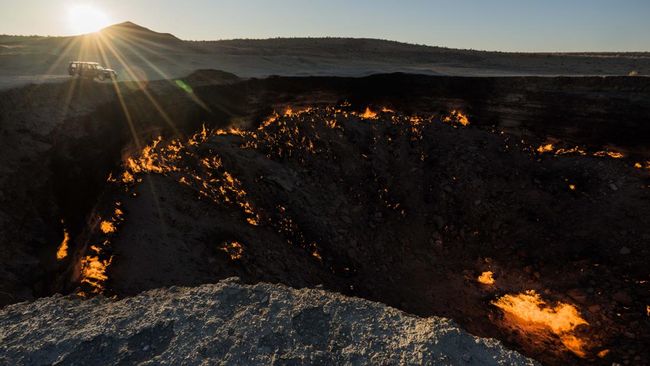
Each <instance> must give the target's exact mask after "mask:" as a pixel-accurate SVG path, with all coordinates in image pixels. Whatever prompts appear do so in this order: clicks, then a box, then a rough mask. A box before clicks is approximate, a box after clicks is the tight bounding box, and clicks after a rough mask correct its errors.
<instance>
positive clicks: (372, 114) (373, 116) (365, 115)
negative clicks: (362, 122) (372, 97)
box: [359, 107, 377, 119]
mask: <svg viewBox="0 0 650 366" xmlns="http://www.w3.org/2000/svg"><path fill="white" fill-rule="evenodd" d="M359 116H360V117H361V118H364V119H377V112H374V111H373V110H371V109H370V107H366V110H365V111H364V112H363V113H362V114H361V115H359Z"/></svg>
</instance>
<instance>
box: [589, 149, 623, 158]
mask: <svg viewBox="0 0 650 366" xmlns="http://www.w3.org/2000/svg"><path fill="white" fill-rule="evenodd" d="M594 156H598V157H601V158H604V157H610V158H612V159H622V158H624V157H625V155H624V154H622V153H620V152H616V151H598V152H595V153H594Z"/></svg>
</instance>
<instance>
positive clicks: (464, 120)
mask: <svg viewBox="0 0 650 366" xmlns="http://www.w3.org/2000/svg"><path fill="white" fill-rule="evenodd" d="M442 121H443V122H444V123H449V124H452V125H453V124H459V125H461V126H468V125H469V118H468V117H467V115H466V114H465V113H463V112H462V111H459V110H456V109H454V110H452V111H451V112H449V115H448V116H445V117H444V118H443V119H442Z"/></svg>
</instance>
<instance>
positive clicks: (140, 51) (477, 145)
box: [0, 23, 650, 365]
mask: <svg viewBox="0 0 650 366" xmlns="http://www.w3.org/2000/svg"><path fill="white" fill-rule="evenodd" d="M0 40H1V41H0V44H2V52H3V53H1V54H0V57H1V58H0V60H2V61H1V62H2V64H1V65H2V68H0V70H1V71H0V72H1V73H2V75H0V80H3V81H2V82H3V83H4V89H3V90H0V159H1V164H0V169H1V172H0V306H5V307H4V308H3V309H1V310H0V324H3V330H2V332H0V337H4V338H0V339H6V340H8V341H7V342H6V344H7V345H6V346H5V345H4V344H5V342H4V341H3V342H2V344H3V346H2V347H4V348H0V349H3V352H4V353H5V354H6V356H5V357H6V360H7V362H9V363H11V362H12V361H15V362H16V363H21V364H30V360H39V362H41V363H53V362H57V360H58V362H63V363H66V362H68V363H73V362H82V361H84V360H85V361H87V362H92V361H93V360H89V359H84V358H82V356H83V352H82V350H83V349H90V348H92V349H97V350H102V349H104V350H106V352H108V353H107V354H110V355H115V356H114V357H112V358H111V360H115V359H119V357H123V359H124V360H127V361H128V362H134V363H138V362H142V361H143V360H150V361H151V360H153V361H152V362H155V360H158V361H159V362H163V363H164V362H167V363H170V364H173V363H174V362H175V361H178V359H175V358H174V353H173V352H170V351H169V350H170V349H173V348H170V347H169V345H170V344H173V345H178V346H179V347H181V348H182V347H187V348H183V350H184V351H183V352H187V354H188V355H194V354H195V353H196V352H204V351H205V350H206V349H207V348H209V347H208V343H206V342H212V341H214V342H216V343H218V342H220V341H223V339H221V340H220V338H218V337H217V338H214V339H205V340H202V341H201V342H203V343H201V342H199V343H196V342H189V341H188V342H185V343H182V341H181V340H182V338H183V335H187V337H190V338H188V339H195V338H193V337H197V334H196V333H188V332H187V327H189V326H190V325H191V324H193V322H194V323H196V322H200V321H202V320H198V318H195V315H192V307H193V306H194V310H196V311H200V312H202V311H203V310H201V309H210V308H211V307H215V306H217V305H215V303H214V301H216V302H219V304H221V303H223V304H226V305H227V307H228V308H225V309H221V310H219V311H222V312H223V314H222V313H219V314H209V316H208V315H206V316H205V317H204V318H202V319H204V320H206V321H209V322H211V323H209V324H208V325H207V326H206V329H212V328H210V327H212V326H213V325H214V324H215V322H216V323H219V322H221V321H222V320H221V319H224V318H228V317H229V316H230V315H228V314H230V313H229V311H230V310H228V309H229V307H238V308H239V309H240V310H241V312H242V317H243V318H236V319H232V320H230V322H229V323H228V324H227V327H229V328H228V329H232V330H233V331H232V332H229V333H228V334H229V336H232V337H231V338H227V337H226V339H229V340H230V341H232V340H233V339H235V338H236V337H235V336H233V334H235V333H236V332H237V330H236V329H237V328H238V327H239V326H240V324H241V323H240V322H242V321H243V320H242V319H247V318H246V317H245V316H244V315H243V314H249V313H256V314H257V313H259V312H262V313H264V312H265V311H268V310H269V309H275V310H277V311H278V312H279V313H281V314H283V315H282V316H281V317H278V318H273V317H269V316H268V314H267V315H265V316H266V318H264V317H262V318H256V317H251V318H248V319H257V320H259V321H260V322H262V323H260V324H262V325H260V327H262V326H267V328H264V329H265V330H264V332H267V333H273V332H275V333H277V334H280V335H278V337H279V338H281V339H285V338H288V339H291V342H290V345H287V344H284V343H282V344H276V343H273V342H271V343H268V342H267V343H265V347H267V348H270V349H269V350H268V351H263V352H261V353H257V354H255V353H251V352H252V351H250V349H249V348H247V347H253V346H256V345H257V344H260V343H259V342H262V343H264V339H265V335H266V333H264V334H260V335H259V337H260V339H259V340H258V339H257V338H255V339H253V340H251V342H248V343H246V342H239V341H237V342H235V341H232V342H230V343H228V344H220V345H219V347H217V348H216V350H215V352H221V353H219V354H218V355H217V354H215V355H213V356H214V357H217V358H219V357H220V358H221V359H223V357H230V358H229V359H230V360H231V363H233V364H237V363H239V362H243V361H241V360H242V359H239V358H237V357H258V358H257V360H258V361H257V362H258V363H269V358H271V357H272V356H273V352H272V351H273V350H275V351H276V353H277V352H279V353H277V355H280V356H282V357H284V358H287V359H289V358H291V359H293V358H295V360H294V361H295V362H296V363H298V364H300V363H301V362H302V363H310V362H317V361H318V360H315V359H313V357H320V356H323V357H326V356H327V357H330V358H323V360H325V361H323V362H325V363H327V362H337V360H338V361H341V362H347V361H349V362H352V363H354V359H353V357H360V358H359V360H362V357H366V355H364V354H363V352H365V351H364V349H365V348H363V349H362V347H359V348H357V349H355V348H354V346H355V345H356V346H359V344H367V349H370V350H374V351H371V352H375V353H377V354H378V356H377V357H380V358H379V359H377V360H385V361H386V362H387V363H392V362H396V363H406V364H409V363H411V364H417V363H418V358H417V357H421V354H420V355H419V354H418V353H417V352H413V353H409V352H411V351H407V350H404V349H400V350H399V351H398V352H402V354H403V355H404V357H405V358H404V359H402V360H395V359H392V358H390V357H393V356H391V352H392V351H391V352H388V351H386V350H387V349H391V350H393V349H394V350H397V349H398V348H397V345H399V344H402V345H403V344H404V342H407V343H408V344H410V345H411V346H413V347H419V348H418V349H419V350H422V349H426V352H428V353H426V354H427V355H429V356H427V357H429V358H427V359H429V360H434V359H436V360H438V361H439V362H442V363H444V362H448V363H452V364H458V363H460V364H462V363H463V362H465V363H468V364H471V363H477V364H481V363H482V362H488V361H486V360H488V359H490V360H492V361H494V362H493V363H494V364H510V363H512V362H518V363H520V364H529V363H532V362H540V363H542V364H547V365H562V364H593V365H611V364H612V363H620V364H647V360H650V354H648V348H647V344H648V342H650V339H649V338H648V334H650V333H649V332H648V330H649V329H650V321H649V317H648V306H649V305H650V295H649V294H650V291H649V290H650V288H649V282H648V281H649V280H650V278H649V276H650V272H649V271H648V269H647V262H648V259H649V258H650V252H649V249H648V241H649V240H650V204H649V201H650V145H648V141H649V139H648V138H649V136H650V124H648V117H650V81H649V80H650V79H648V78H647V77H644V76H643V75H647V74H648V73H649V71H650V68H649V66H650V63H648V55H647V54H643V53H639V54H620V55H614V54H544V55H543V54H505V53H495V52H478V51H462V50H451V49H443V48H434V47H426V46H414V45H407V44H399V43H395V42H386V41H378V40H358V39H357V40H352V39H275V40H264V41H253V40H238V41H215V42H187V41H182V40H179V39H177V38H176V37H174V36H173V35H171V34H161V33H155V32H153V31H150V30H147V29H143V28H141V27H139V26H136V25H134V24H132V23H126V24H121V25H118V26H114V27H111V28H109V29H107V30H105V31H104V32H102V33H101V34H97V35H88V36H83V37H78V38H42V37H2V38H0ZM82 51H83V52H82ZM41 56H42V57H41ZM72 59H84V60H90V59H92V60H97V61H99V62H100V63H102V64H104V65H105V66H109V67H112V68H114V69H116V70H117V71H118V74H119V79H118V80H117V81H115V82H112V81H102V82H100V81H95V80H84V79H79V78H70V77H69V76H67V75H66V74H65V73H66V68H67V62H68V60H72ZM41 60H42V61H41ZM46 60H47V61H46ZM632 71H634V72H635V74H634V75H635V76H628V75H629V74H630V72H632ZM306 75H308V76H306ZM639 75H640V76H639ZM43 81H47V82H43ZM232 277H238V278H239V280H238V281H241V283H239V282H237V281H235V283H232V280H230V281H226V282H219V281H223V280H226V279H228V278H232ZM215 283H216V285H208V286H204V287H196V286H199V285H204V284H215ZM260 283H270V284H279V285H266V284H264V285H260ZM174 286H185V287H184V288H181V289H179V288H177V287H174ZM284 286H290V287H291V288H293V289H290V288H286V287H284ZM186 287H187V288H186ZM313 288H316V289H317V290H307V289H313ZM294 289H305V290H294ZM55 294H62V295H65V297H59V296H57V297H53V298H52V297H50V296H53V295H55ZM278 296H279V297H280V298H281V299H282V301H279V302H278V301H276V302H275V304H276V305H275V306H276V308H273V305H272V303H273V299H274V298H277V297H278ZM287 297H289V299H288V298H287ZM350 297H354V298H360V299H353V300H349V298H350ZM214 298H216V299H217V300H211V299H214ZM258 298H259V299H258ZM262 299H266V300H262ZM269 299H271V300H269ZM362 299H363V300H362ZM366 300H369V301H373V302H375V303H371V302H368V301H366ZM25 301H27V303H21V302H25ZM193 302H195V305H191V304H192V303H193ZM351 302H352V303H353V304H352V303H351ZM18 303H20V304H18ZM379 303H380V304H379ZM143 304H144V305H143ZM233 304H235V305H233ZM237 304H238V305H237ZM328 304H329V305H328ZM349 304H352V305H349ZM132 305H133V306H135V308H134V309H132V310H129V309H131V308H133V306H132ZM148 306H151V307H152V309H151V310H147V309H148ZM339 306H343V307H345V306H350V307H353V308H355V309H357V311H361V312H363V314H362V315H359V316H361V317H362V318H363V319H365V320H366V321H365V322H364V323H359V324H358V326H359V328H354V329H355V330H354V331H355V332H356V333H355V334H362V333H364V329H373V330H374V331H377V332H378V333H377V334H376V335H377V337H376V338H372V337H370V338H368V341H367V342H369V343H364V342H366V341H365V340H364V341H363V342H362V341H358V342H356V343H355V342H354V341H351V340H350V339H349V338H346V335H345V334H344V333H345V332H344V331H341V330H340V329H348V328H350V326H351V325H350V323H352V324H353V323H354V319H351V318H350V319H346V318H345V317H343V318H342V316H343V315H344V314H346V313H347V312H348V311H350V310H345V309H348V308H345V309H343V308H341V309H339V310H336V309H337V308H338V307H339ZM57 307H58V308H64V309H66V310H65V311H62V312H61V313H60V314H59V315H57V314H58V313H57V314H53V312H52V311H51V309H52V308H57ZM278 309H279V310H278ZM310 309H311V310H310ZM313 309H316V310H313ZM323 309H325V310H327V309H329V310H327V312H325V313H323V311H325V310H323ZM359 309H361V310H359ZM363 309H366V310H363ZM396 309H398V310H399V311H398V310H396ZM232 311H233V312H236V310H232ZM402 311H403V312H405V313H402ZM100 313H101V314H104V313H106V314H110V315H109V318H110V319H112V320H111V321H114V322H122V323H120V324H124V325H125V327H126V328H124V329H128V332H126V333H123V334H119V332H118V333H111V331H110V330H109V329H108V328H110V327H109V325H108V324H107V323H106V322H103V320H101V319H99V320H97V319H96V318H97V317H98V315H97V314H100ZM71 314H72V315H71ZM74 314H85V315H83V316H82V315H74ZM143 314H144V315H143ZM301 314H303V315H301ZM323 314H324V315H323ZM332 314H333V315H332ZM28 315H33V318H31V317H30V316H28ZM52 316H54V317H56V316H59V318H56V331H57V332H60V333H61V334H67V332H68V331H69V329H71V328H70V327H71V324H73V323H74V322H75V321H77V320H75V319H81V318H83V319H84V320H83V322H81V320H79V322H81V323H80V324H81V325H83V327H82V329H83V332H81V333H78V334H76V335H78V337H76V336H75V335H71V336H70V337H68V338H66V337H67V336H66V337H63V338H60V339H58V340H54V339H51V340H49V341H47V340H46V341H45V343H42V344H40V346H39V347H38V348H40V349H43V350H46V351H39V350H37V349H36V348H34V349H27V350H25V349H24V348H21V347H22V346H21V345H22V344H25V343H31V342H32V341H33V340H34V339H35V338H31V339H30V338H29V337H27V336H21V337H18V336H17V334H18V333H16V332H17V331H16V329H20V328H21V327H27V328H29V329H31V330H32V332H33V334H39V333H38V332H40V331H43V328H40V327H42V326H44V324H50V323H51V321H52ZM140 316H145V317H146V318H147V319H154V318H156V319H163V320H164V321H163V320H160V322H159V323H160V324H158V325H156V326H155V327H153V328H155V331H153V330H151V329H153V328H152V327H149V326H148V325H147V324H144V323H142V324H140V323H137V322H136V320H134V319H136V318H138V317H140ZM304 317H307V318H308V319H307V321H308V323H309V325H308V326H305V327H308V328H312V327H317V326H320V325H322V319H323V318H327V319H329V320H328V321H327V324H328V330H327V331H323V332H322V333H319V334H318V335H315V334H312V333H309V334H303V333H300V332H301V329H299V328H295V329H294V328H292V329H288V327H289V326H290V324H294V322H296V321H301V320H300V319H303V318H304ZM373 317H382V319H388V318H390V319H391V322H393V323H391V324H395V326H396V327H401V328H400V329H403V330H404V334H401V335H400V334H397V333H396V332H387V331H386V330H380V331H378V330H376V328H373V327H376V326H377V323H376V322H373V321H372V318H373ZM417 317H425V318H426V319H419V318H417ZM333 318H334V319H335V321H332V320H331V319H333ZM34 319H35V320H34ZM260 319H261V320H260ZM296 319H298V320H296ZM448 319H451V321H450V320H448ZM303 320H304V319H303ZM452 321H453V323H451V322H452ZM107 322H108V321H107ZM269 322H270V323H269ZM136 323H137V324H136ZM169 324H177V325H174V326H170V325H169ZM188 324H189V325H188ZM450 324H453V325H450ZM455 324H458V326H459V327H461V328H462V329H463V331H460V330H459V329H458V326H456V325H455ZM384 325H386V324H384ZM149 328H151V329H149ZM172 328H173V329H174V331H170V330H169V329H172ZM152 332H153V333H152ZM184 332H185V333H184ZM247 332H248V333H247ZM283 332H284V333H283ZM429 332H430V333H429ZM445 332H452V333H453V334H455V335H458V336H454V338H453V340H452V341H449V342H450V344H451V345H450V346H449V347H446V348H435V347H434V348H431V347H433V346H432V345H433V344H436V342H437V339H438V338H436V337H442V335H443V334H445ZM465 332H468V333H469V334H467V333H465ZM100 333H101V334H100ZM127 333H128V334H127ZM154 333H155V334H154ZM102 334H103V335H102ZM237 334H240V336H241V337H244V336H245V337H249V336H250V334H251V333H250V332H249V330H243V331H241V333H237ZM470 334H471V335H470ZM156 335H161V337H157V336H156ZM34 337H36V336H34ZM224 337H225V336H224ZM476 337H482V338H476ZM325 338H326V339H325ZM371 338H372V339H375V341H377V342H380V343H381V344H383V345H381V346H380V345H378V344H379V343H372V342H374V341H372V339H371ZM405 338H406V339H405ZM364 339H365V338H364ZM488 339H492V340H488ZM494 339H496V340H498V341H499V342H501V343H503V345H504V346H505V347H508V348H510V349H513V350H515V351H517V352H518V353H511V351H508V350H507V349H505V348H503V346H501V343H499V342H496V341H494ZM9 341H10V342H9ZM48 342H49V343H48ZM84 342H85V343H84ZM138 342H140V343H138ZM142 342H145V343H142ZM346 342H347V343H346ZM382 342H383V343H382ZM386 344H389V345H386ZM346 345H348V346H346ZM469 345H471V347H470V346H469ZM140 346H142V347H148V348H146V349H144V348H140ZM84 347H86V348H84ZM88 347H90V348H88ZM102 347H105V348H102ZM125 347H126V349H128V352H126V351H125V352H122V353H120V352H121V351H120V350H124V349H125ZM151 347H153V348H151ZM220 347H221V348H220ZM223 347H225V348H224V349H222V348H223ZM305 347H306V348H305ZM310 347H311V348H310ZM319 347H320V348H319ZM350 347H352V348H350ZM387 347H388V348H387ZM391 347H392V348H391ZM468 347H469V348H468ZM313 349H318V350H319V351H318V352H321V353H324V354H323V355H321V354H320V353H310V352H311V351H310V350H313ZM48 352H49V353H48ZM421 352H425V351H421ZM319 355H320V356H319ZM418 355H419V356H418ZM522 355H523V356H522ZM30 357H33V358H30ZM187 357H189V356H187ZM192 357H194V356H192ZM206 357H207V356H206ZM210 357H212V356H210ZM292 357H293V358H292ZM310 357H312V358H310ZM432 357H433V358H432ZM435 357H440V358H435ZM525 357H528V358H530V359H527V358H525ZM363 359H364V360H366V361H367V362H373V360H370V361H368V360H367V359H365V358H363ZM0 360H3V359H2V356H0ZM194 360H195V361H196V360H199V358H197V359H194ZM531 360H535V361H531ZM94 361H96V362H101V360H99V359H98V360H94ZM492 361H490V362H492ZM125 362H126V361H125ZM197 362H198V361H197ZM360 362H361V361H360ZM644 362H645V363H644ZM432 363H434V362H433V361H432Z"/></svg>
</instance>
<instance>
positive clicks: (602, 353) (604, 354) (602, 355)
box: [597, 349, 610, 358]
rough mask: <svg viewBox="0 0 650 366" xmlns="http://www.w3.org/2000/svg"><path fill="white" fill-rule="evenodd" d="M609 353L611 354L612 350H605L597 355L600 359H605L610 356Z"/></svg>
mask: <svg viewBox="0 0 650 366" xmlns="http://www.w3.org/2000/svg"><path fill="white" fill-rule="evenodd" d="M609 353H610V350H608V349H604V350H602V351H600V352H598V354H597V355H598V357H600V358H605V357H607V355H608V354H609Z"/></svg>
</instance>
